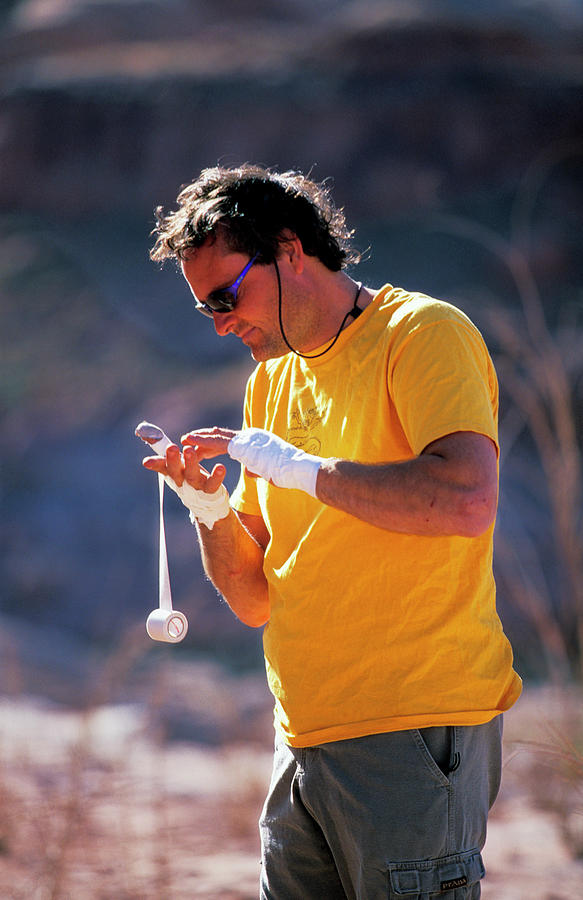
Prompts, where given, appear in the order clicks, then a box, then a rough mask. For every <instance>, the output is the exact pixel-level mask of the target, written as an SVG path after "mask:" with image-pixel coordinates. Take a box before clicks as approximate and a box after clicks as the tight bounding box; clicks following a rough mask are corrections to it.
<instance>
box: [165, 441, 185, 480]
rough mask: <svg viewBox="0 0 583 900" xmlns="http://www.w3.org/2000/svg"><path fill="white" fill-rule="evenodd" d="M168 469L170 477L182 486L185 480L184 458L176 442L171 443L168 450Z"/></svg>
mask: <svg viewBox="0 0 583 900" xmlns="http://www.w3.org/2000/svg"><path fill="white" fill-rule="evenodd" d="M166 469H167V472H168V475H169V476H170V478H172V480H173V481H175V482H176V484H177V485H178V487H181V486H182V484H183V482H184V460H183V459H182V453H181V452H180V448H179V447H177V446H176V444H170V446H169V447H168V449H167V450H166Z"/></svg>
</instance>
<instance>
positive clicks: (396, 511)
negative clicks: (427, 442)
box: [316, 454, 493, 537]
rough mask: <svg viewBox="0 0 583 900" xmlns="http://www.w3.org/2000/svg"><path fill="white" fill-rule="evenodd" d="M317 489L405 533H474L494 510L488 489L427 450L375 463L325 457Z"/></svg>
mask: <svg viewBox="0 0 583 900" xmlns="http://www.w3.org/2000/svg"><path fill="white" fill-rule="evenodd" d="M316 495H317V497H318V499H319V500H321V501H322V502H323V503H326V504H327V505H328V506H333V507H335V508H336V509H340V510H342V511H343V512H346V513H349V514H350V515H353V516H356V517H357V518H359V519H362V520H364V521H366V522H369V523H370V524H371V525H376V526H378V527H379V528H384V529H386V530H389V531H397V532H401V533H404V534H417V535H427V536H429V535H433V536H436V535H459V536H462V537H475V536H476V535H477V534H480V533H482V532H483V531H484V530H485V529H486V528H487V527H488V526H489V524H490V523H491V521H492V516H493V509H492V503H491V498H490V496H489V495H488V494H487V492H486V491H483V492H480V490H479V486H477V485H476V483H475V481H474V480H473V479H472V478H471V477H466V478H464V477H460V473H459V471H456V470H455V469H454V467H452V466H451V465H450V464H448V462H447V461H446V460H444V459H442V458H440V457H437V456H433V455H432V454H427V455H423V454H422V455H421V456H417V457H415V458H413V459H411V460H406V461H404V462H397V463H387V464H378V465H364V464H361V463H357V462H350V461H348V460H325V461H324V462H323V463H322V465H321V467H320V470H319V472H318V478H317V482H316Z"/></svg>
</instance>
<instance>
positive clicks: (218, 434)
mask: <svg viewBox="0 0 583 900" xmlns="http://www.w3.org/2000/svg"><path fill="white" fill-rule="evenodd" d="M236 433H237V432H236V431H233V430H232V429H230V428H200V429H197V430H196V431H189V432H188V433H187V434H184V435H182V437H181V439H180V442H181V444H183V445H191V446H194V445H199V444H200V445H204V446H206V447H209V448H210V447H215V448H219V447H220V448H225V449H224V450H223V449H222V450H221V452H222V453H226V452H227V451H226V448H227V446H228V444H229V441H230V440H231V438H233V437H234V436H235V434H236Z"/></svg>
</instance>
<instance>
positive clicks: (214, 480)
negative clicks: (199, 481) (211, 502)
mask: <svg viewBox="0 0 583 900" xmlns="http://www.w3.org/2000/svg"><path fill="white" fill-rule="evenodd" d="M226 474H227V470H226V468H225V467H224V466H223V465H222V463H217V465H216V466H215V467H214V468H213V470H212V472H211V474H210V475H209V477H208V478H207V481H206V484H205V486H204V489H205V491H206V492H207V494H214V492H215V491H218V489H219V488H220V486H221V484H222V483H223V481H224V478H225V475H226Z"/></svg>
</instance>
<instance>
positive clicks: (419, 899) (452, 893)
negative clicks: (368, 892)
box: [388, 850, 485, 900]
mask: <svg viewBox="0 0 583 900" xmlns="http://www.w3.org/2000/svg"><path fill="white" fill-rule="evenodd" d="M484 875H485V869H484V864H483V862H482V857H481V855H480V851H479V850H466V851H465V853H456V854H454V855H453V856H442V857H441V859H429V860H424V861H419V860H418V861H414V862H400V863H389V864H388V876H389V895H388V896H389V898H395V900H396V898H398V897H406V898H407V900H427V898H429V897H441V898H443V900H446V898H447V900H473V898H474V897H479V896H480V891H479V888H478V887H476V885H478V884H479V882H480V880H481V879H482V878H483V877H484Z"/></svg>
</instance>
